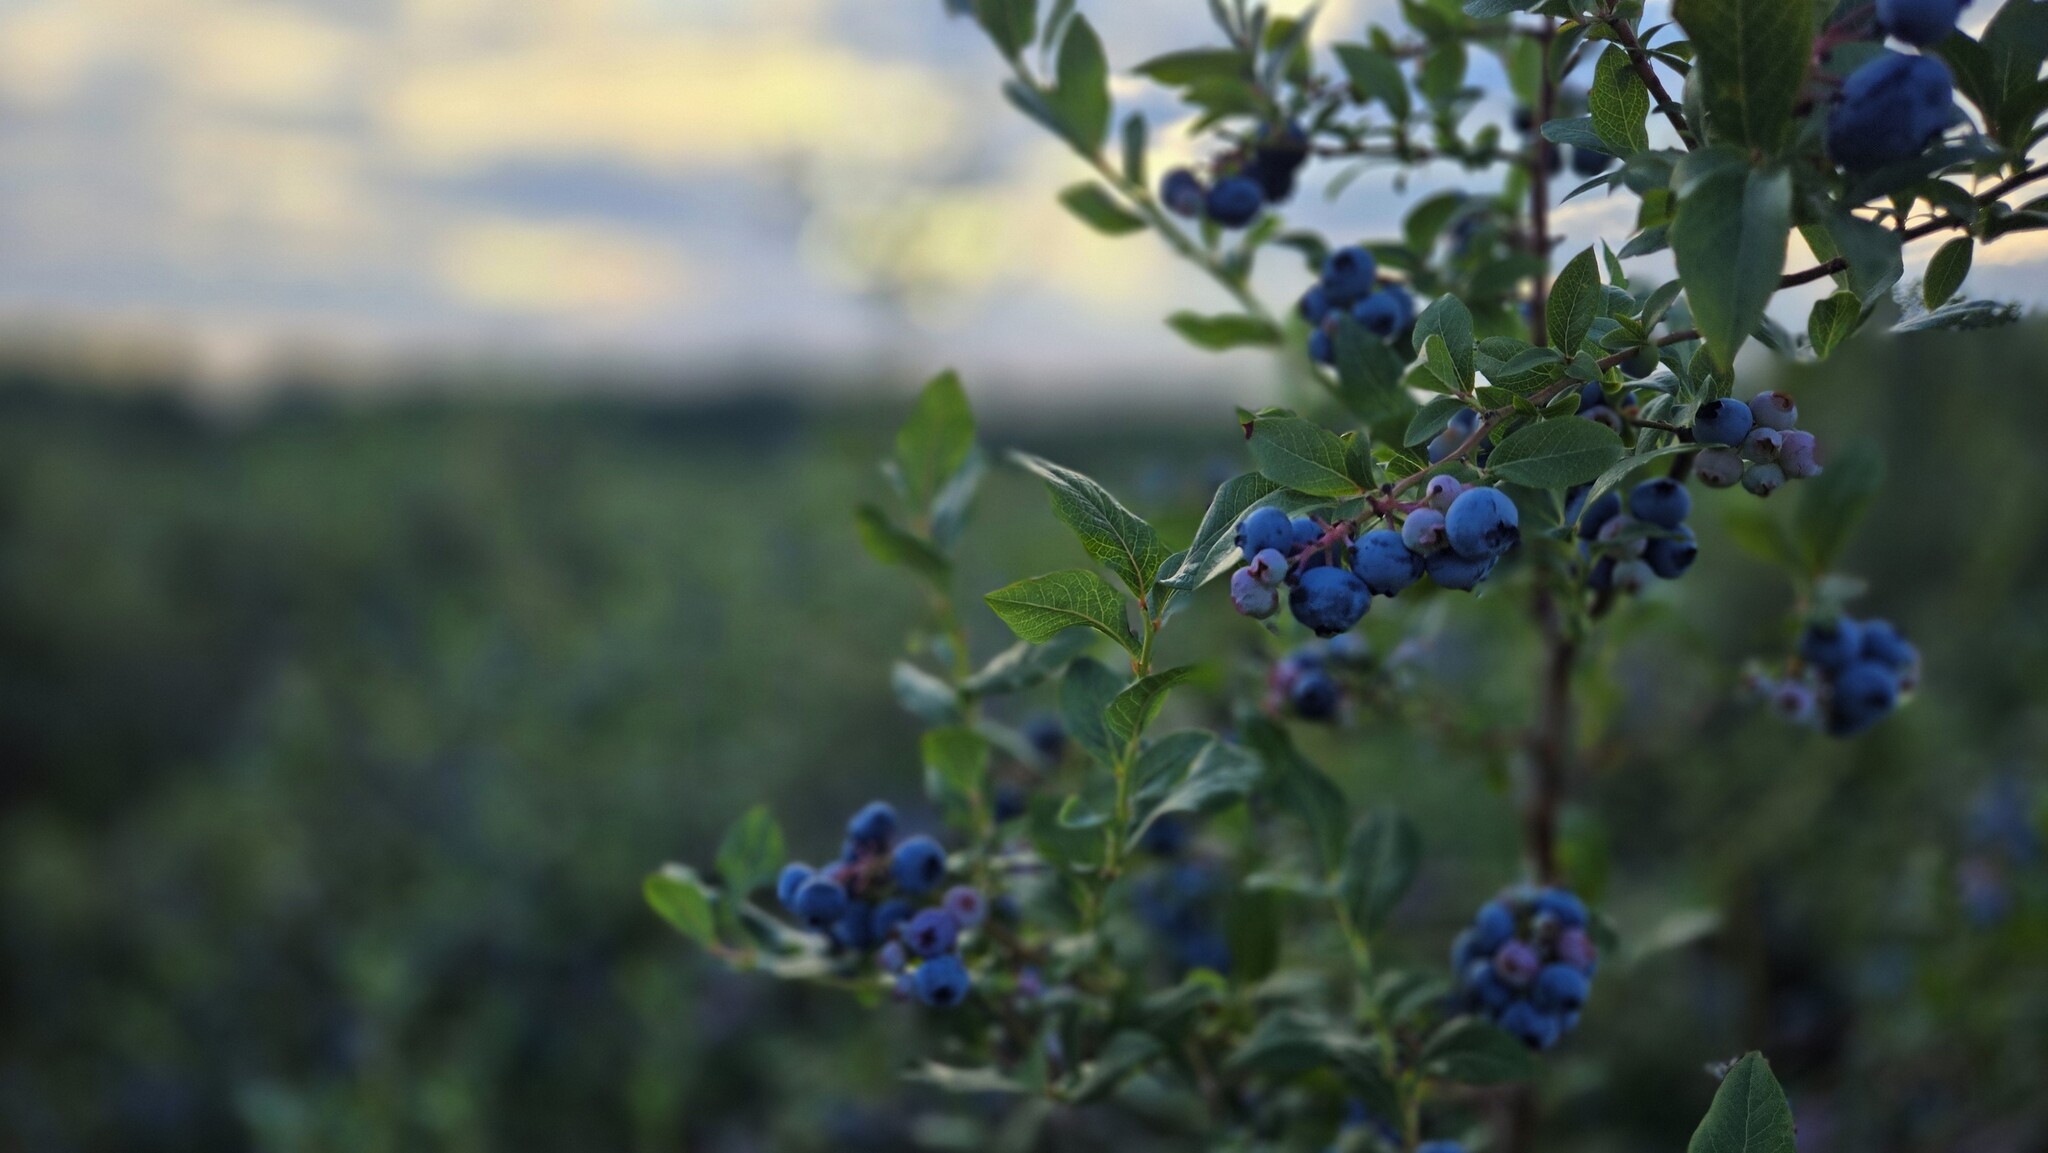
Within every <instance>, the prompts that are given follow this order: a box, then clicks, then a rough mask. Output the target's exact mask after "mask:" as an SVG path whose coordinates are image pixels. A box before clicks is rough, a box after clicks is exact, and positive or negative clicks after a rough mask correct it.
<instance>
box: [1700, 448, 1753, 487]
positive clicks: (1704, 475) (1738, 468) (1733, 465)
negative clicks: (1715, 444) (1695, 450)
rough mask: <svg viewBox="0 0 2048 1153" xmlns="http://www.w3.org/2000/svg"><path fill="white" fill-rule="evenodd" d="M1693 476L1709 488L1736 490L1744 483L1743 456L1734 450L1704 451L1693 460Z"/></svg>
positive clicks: (1710, 449) (1716, 449)
mask: <svg viewBox="0 0 2048 1153" xmlns="http://www.w3.org/2000/svg"><path fill="white" fill-rule="evenodd" d="M1692 474H1693V475H1694V476H1696V477H1698V478H1700V483H1701V484H1703V485H1706V486H1707V487H1708V488H1734V487H1735V486H1736V485H1738V484H1740V483H1742V454H1741V453H1739V452H1737V451H1735V450H1734V449H1732V448H1709V449H1703V450H1701V452H1700V453H1699V455H1697V456H1695V457H1693V458H1692Z"/></svg>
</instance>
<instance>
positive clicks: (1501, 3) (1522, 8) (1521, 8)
mask: <svg viewBox="0 0 2048 1153" xmlns="http://www.w3.org/2000/svg"><path fill="white" fill-rule="evenodd" d="M1535 3H1536V0H1465V15H1467V16H1470V17H1472V18H1473V19H1474V20H1491V19H1493V18H1494V17H1496V16H1506V15H1507V14H1508V13H1510V12H1527V11H1528V10H1529V9H1530V8H1531V7H1533V6H1534V5H1535Z"/></svg>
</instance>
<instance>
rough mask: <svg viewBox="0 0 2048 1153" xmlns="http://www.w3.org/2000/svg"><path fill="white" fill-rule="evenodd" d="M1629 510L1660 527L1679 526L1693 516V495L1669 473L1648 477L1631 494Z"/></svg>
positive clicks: (1637, 516)
mask: <svg viewBox="0 0 2048 1153" xmlns="http://www.w3.org/2000/svg"><path fill="white" fill-rule="evenodd" d="M1628 511H1629V513H1630V514H1631V515H1633V516H1634V517H1635V518H1636V519H1637V520H1641V521H1648V522H1649V523H1651V524H1653V525H1656V526H1657V527H1658V528H1674V529H1675V528H1677V527H1678V526H1679V525H1682V524H1684V523H1685V518H1686V517H1689V516H1691V515H1692V494H1691V493H1689V492H1687V491H1685V486H1684V485H1682V484H1680V483H1679V482H1677V481H1675V480H1672V479H1671V478H1670V477H1668V476H1660V477H1658V478H1657V479H1656V480H1646V481H1644V482H1643V483H1641V484H1639V485H1637V486H1636V487H1635V490H1634V491H1633V492H1630V493H1629V494H1628Z"/></svg>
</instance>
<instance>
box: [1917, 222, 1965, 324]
mask: <svg viewBox="0 0 2048 1153" xmlns="http://www.w3.org/2000/svg"><path fill="white" fill-rule="evenodd" d="M1976 251H1977V242H1976V241H1974V240H1972V239H1970V238H1969V237H1967V236H1958V237H1956V238H1955V239H1954V240H1951V241H1949V242H1948V243H1947V244H1944V245H1942V246H1941V248H1940V249H1938V250H1936V252H1935V254H1934V259H1932V260H1930V261H1928V262H1927V279H1926V281H1925V283H1923V284H1922V285H1921V286H1920V288H1921V292H1920V298H1921V299H1922V300H1923V301H1925V302H1926V304H1927V307H1928V308H1930V309H1933V308H1940V307H1941V306H1942V305H1944V304H1947V303H1948V300H1949V298H1950V297H1952V296H1954V295H1955V294H1956V292H1957V290H1959V289H1961V288H1962V287H1963V278H1964V277H1967V276H1969V275H1970V261H1971V259H1972V258H1973V257H1974V256H1975V255H1976Z"/></svg>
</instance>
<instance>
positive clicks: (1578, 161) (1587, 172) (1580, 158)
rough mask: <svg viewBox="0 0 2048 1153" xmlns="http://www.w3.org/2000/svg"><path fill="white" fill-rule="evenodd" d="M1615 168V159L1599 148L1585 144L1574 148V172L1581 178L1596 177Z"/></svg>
mask: <svg viewBox="0 0 2048 1153" xmlns="http://www.w3.org/2000/svg"><path fill="white" fill-rule="evenodd" d="M1613 166H1614V157H1612V156H1609V155H1608V154H1607V153H1605V152H1602V151H1600V150H1599V149H1597V148H1588V147H1586V146H1585V145H1583V144H1578V145H1574V146H1573V147H1572V171H1573V172H1576V173H1578V174H1579V175H1580V176H1585V177H1594V176H1598V175H1600V174H1601V173H1602V172H1605V171H1607V170H1608V169H1609V168H1612V167H1613Z"/></svg>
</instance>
